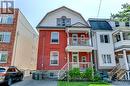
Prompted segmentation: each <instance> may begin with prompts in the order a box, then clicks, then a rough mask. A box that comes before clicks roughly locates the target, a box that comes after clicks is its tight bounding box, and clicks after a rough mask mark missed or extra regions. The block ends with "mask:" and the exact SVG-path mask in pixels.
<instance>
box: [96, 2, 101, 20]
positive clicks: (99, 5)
mask: <svg viewBox="0 0 130 86" xmlns="http://www.w3.org/2000/svg"><path fill="white" fill-rule="evenodd" d="M101 4H102V0H100V3H99V7H98V12H97V18H98V17H99V13H100V9H101Z"/></svg>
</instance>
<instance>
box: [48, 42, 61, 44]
mask: <svg viewBox="0 0 130 86" xmlns="http://www.w3.org/2000/svg"><path fill="white" fill-rule="evenodd" d="M50 44H59V42H58V43H54V42H51V43H50Z"/></svg>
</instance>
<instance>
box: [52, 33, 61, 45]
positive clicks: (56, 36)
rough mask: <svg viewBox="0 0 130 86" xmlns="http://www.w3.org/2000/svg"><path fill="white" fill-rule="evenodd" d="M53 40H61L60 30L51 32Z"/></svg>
mask: <svg viewBox="0 0 130 86" xmlns="http://www.w3.org/2000/svg"><path fill="white" fill-rule="evenodd" d="M51 42H54V43H58V42H59V33H58V32H52V33H51Z"/></svg>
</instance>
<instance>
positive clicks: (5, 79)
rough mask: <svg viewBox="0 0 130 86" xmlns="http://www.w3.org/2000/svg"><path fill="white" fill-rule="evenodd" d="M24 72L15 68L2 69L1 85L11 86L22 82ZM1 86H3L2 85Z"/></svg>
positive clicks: (0, 74) (0, 70) (0, 73)
mask: <svg viewBox="0 0 130 86" xmlns="http://www.w3.org/2000/svg"><path fill="white" fill-rule="evenodd" d="M23 76H24V72H23V71H20V70H19V69H17V68H16V67H15V66H9V67H0V84H3V83H5V84H6V85H7V86H10V85H11V84H12V83H13V82H14V81H22V80H23ZM0 86H1V85H0Z"/></svg>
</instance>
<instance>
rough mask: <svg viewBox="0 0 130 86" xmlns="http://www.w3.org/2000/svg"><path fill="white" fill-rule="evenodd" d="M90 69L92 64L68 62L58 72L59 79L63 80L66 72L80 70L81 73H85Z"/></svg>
mask: <svg viewBox="0 0 130 86" xmlns="http://www.w3.org/2000/svg"><path fill="white" fill-rule="evenodd" d="M68 67H69V68H68ZM89 67H92V64H91V62H68V63H66V64H65V65H64V66H63V67H62V68H61V69H60V70H59V71H58V79H63V78H64V77H65V76H66V72H67V71H68V70H71V69H73V68H80V71H85V70H86V68H89Z"/></svg>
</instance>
